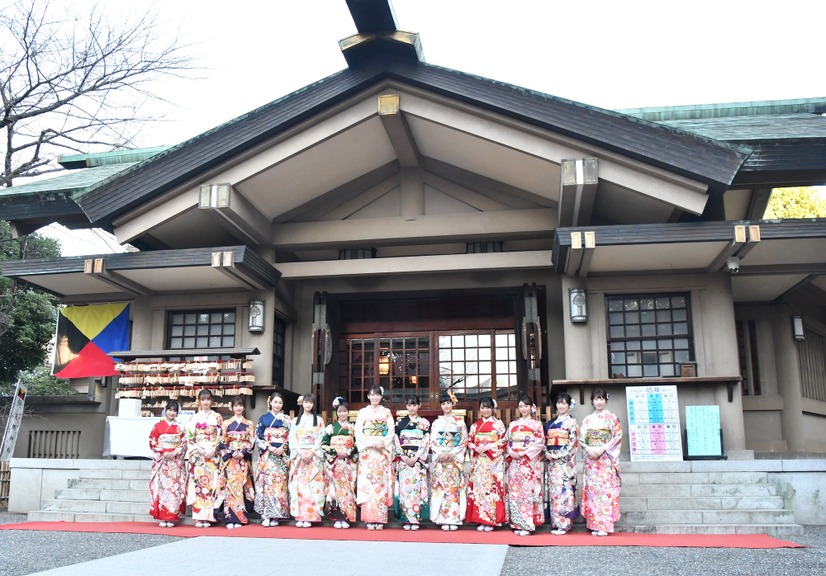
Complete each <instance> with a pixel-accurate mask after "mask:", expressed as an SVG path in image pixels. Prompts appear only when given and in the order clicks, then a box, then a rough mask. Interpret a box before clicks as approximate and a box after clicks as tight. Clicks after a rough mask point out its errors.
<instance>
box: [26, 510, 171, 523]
mask: <svg viewBox="0 0 826 576" xmlns="http://www.w3.org/2000/svg"><path fill="white" fill-rule="evenodd" d="M28 521H29V522H155V519H154V518H152V516H150V515H149V514H108V513H105V512H66V511H58V510H37V511H34V512H29V514H28Z"/></svg>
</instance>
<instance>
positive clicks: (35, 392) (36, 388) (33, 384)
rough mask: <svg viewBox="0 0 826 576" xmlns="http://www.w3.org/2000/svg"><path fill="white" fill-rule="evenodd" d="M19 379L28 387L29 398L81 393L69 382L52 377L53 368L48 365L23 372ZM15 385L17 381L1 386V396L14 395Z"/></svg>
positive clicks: (41, 365)
mask: <svg viewBox="0 0 826 576" xmlns="http://www.w3.org/2000/svg"><path fill="white" fill-rule="evenodd" d="M18 378H20V383H21V384H24V385H25V386H26V394H28V395H29V396H71V395H73V394H78V393H79V392H78V391H77V390H75V388H74V387H72V385H71V383H70V381H69V380H66V379H64V378H55V377H54V376H52V368H51V366H47V365H46V364H40V365H39V366H35V367H34V368H32V369H31V370H21V371H20V373H19V374H18ZM15 383H16V381H15V382H9V383H7V384H0V394H14V386H15Z"/></svg>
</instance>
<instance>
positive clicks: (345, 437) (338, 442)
mask: <svg viewBox="0 0 826 576" xmlns="http://www.w3.org/2000/svg"><path fill="white" fill-rule="evenodd" d="M354 445H355V442H354V441H353V437H352V436H350V435H349V434H340V435H336V436H330V447H331V448H334V449H335V451H336V453H342V454H348V453H349V452H350V450H352V449H353V446H354Z"/></svg>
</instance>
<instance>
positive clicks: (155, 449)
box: [149, 420, 187, 522]
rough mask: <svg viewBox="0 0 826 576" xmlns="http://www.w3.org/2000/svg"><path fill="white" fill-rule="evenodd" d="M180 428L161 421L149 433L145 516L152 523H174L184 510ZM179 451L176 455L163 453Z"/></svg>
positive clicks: (184, 486)
mask: <svg viewBox="0 0 826 576" xmlns="http://www.w3.org/2000/svg"><path fill="white" fill-rule="evenodd" d="M184 442H185V440H184V429H183V428H182V427H181V426H180V425H179V424H178V423H177V422H169V421H167V420H161V421H160V422H158V423H157V424H155V426H153V427H152V431H151V432H150V433H149V449H150V450H152V454H153V456H154V458H155V459H154V461H153V462H152V476H151V477H150V479H149V497H150V505H149V514H151V515H152V518H154V519H155V520H161V521H164V522H174V521H176V520H177V519H178V516H179V515H180V514H183V513H184V512H185V511H186V501H185V496H186V477H187V475H186V462H185V460H184V453H185V450H184V448H185V446H184ZM178 449H180V451H179V453H178V455H177V456H175V457H174V458H167V457H166V454H168V453H170V452H172V453H174V452H175V450H178Z"/></svg>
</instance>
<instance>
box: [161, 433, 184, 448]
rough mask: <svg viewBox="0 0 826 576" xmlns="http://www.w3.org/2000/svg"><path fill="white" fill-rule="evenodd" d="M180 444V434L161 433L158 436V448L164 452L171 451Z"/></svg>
mask: <svg viewBox="0 0 826 576" xmlns="http://www.w3.org/2000/svg"><path fill="white" fill-rule="evenodd" d="M180 446H181V435H180V434H161V435H160V436H158V448H160V449H161V450H163V451H164V452H171V451H172V450H176V449H177V448H179V447H180Z"/></svg>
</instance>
